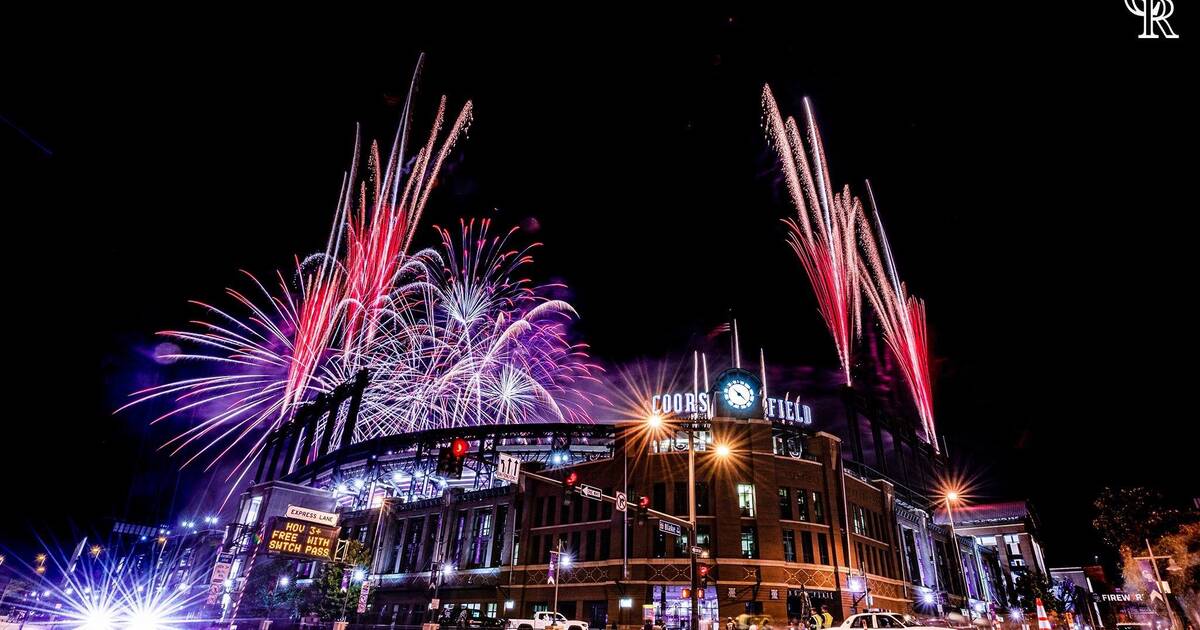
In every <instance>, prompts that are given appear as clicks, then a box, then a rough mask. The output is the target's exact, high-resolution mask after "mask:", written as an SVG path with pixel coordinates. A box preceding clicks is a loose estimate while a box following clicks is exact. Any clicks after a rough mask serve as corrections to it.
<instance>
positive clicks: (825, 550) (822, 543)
mask: <svg viewBox="0 0 1200 630" xmlns="http://www.w3.org/2000/svg"><path fill="white" fill-rule="evenodd" d="M827 542H828V541H827V540H825V534H817V552H818V553H819V554H820V555H821V564H829V547H828V546H827V545H826V543H827Z"/></svg>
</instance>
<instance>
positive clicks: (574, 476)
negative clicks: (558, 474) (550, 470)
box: [563, 470, 579, 488]
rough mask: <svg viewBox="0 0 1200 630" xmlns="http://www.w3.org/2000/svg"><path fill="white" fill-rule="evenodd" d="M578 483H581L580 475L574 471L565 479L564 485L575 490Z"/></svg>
mask: <svg viewBox="0 0 1200 630" xmlns="http://www.w3.org/2000/svg"><path fill="white" fill-rule="evenodd" d="M578 483H579V473H577V472H575V471H573V470H572V471H571V472H570V473H568V474H567V476H566V477H565V478H564V479H563V485H564V486H566V487H568V488H574V487H575V485H576V484H578Z"/></svg>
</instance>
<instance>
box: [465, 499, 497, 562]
mask: <svg viewBox="0 0 1200 630" xmlns="http://www.w3.org/2000/svg"><path fill="white" fill-rule="evenodd" d="M491 540H492V510H491V509H486V510H476V512H475V526H474V528H473V529H472V530H471V552H470V556H469V557H468V559H467V566H468V567H472V568H474V567H479V566H483V565H484V563H485V562H487V552H488V546H489V543H491Z"/></svg>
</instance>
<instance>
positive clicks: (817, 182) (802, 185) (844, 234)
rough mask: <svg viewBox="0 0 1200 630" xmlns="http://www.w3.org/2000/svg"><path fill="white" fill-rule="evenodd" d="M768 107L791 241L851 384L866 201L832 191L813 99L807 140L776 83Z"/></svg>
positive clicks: (766, 91) (766, 90)
mask: <svg viewBox="0 0 1200 630" xmlns="http://www.w3.org/2000/svg"><path fill="white" fill-rule="evenodd" d="M762 102H763V111H764V113H765V116H766V126H767V131H768V136H769V138H770V140H771V144H772V145H773V146H774V147H775V150H776V152H777V153H778V154H779V161H780V163H781V165H782V168H783V175H784V179H785V180H786V182H787V189H788V195H789V196H790V197H791V199H792V204H793V205H795V207H796V217H795V218H790V219H787V220H785V221H784V223H786V224H787V227H788V239H787V240H788V245H790V246H791V248H792V250H793V251H794V252H796V257H797V258H799V259H800V263H801V264H802V265H803V266H804V271H805V273H806V274H807V275H808V281H809V284H811V285H812V289H813V293H814V294H815V295H816V297H817V305H818V309H819V310H820V311H821V317H822V318H824V320H825V325H826V327H828V328H829V333H830V334H831V335H832V336H833V343H834V345H835V346H836V348H837V353H838V360H839V361H840V362H841V366H842V374H843V375H844V376H845V379H846V384H847V385H849V384H850V382H851V377H850V361H851V356H852V352H853V347H852V343H853V337H854V336H855V335H856V334H857V333H860V332H861V327H862V322H861V304H860V299H859V288H858V285H859V284H860V279H859V267H860V265H859V262H858V246H857V242H856V237H855V231H856V226H857V222H858V217H860V216H861V215H862V203H861V202H860V201H859V200H858V198H857V197H853V196H851V195H850V188H849V187H848V186H847V187H844V188H843V189H842V192H840V193H834V192H832V186H831V185H830V181H829V166H828V164H827V163H826V161H825V147H824V146H823V145H822V143H821V133H820V131H819V130H818V129H817V125H816V123H815V122H814V121H813V116H812V105H811V104H810V103H809V101H808V99H807V98H806V99H804V127H805V132H806V133H807V146H806V144H805V140H804V138H802V137H801V134H800V130H799V128H798V125H797V124H796V119H795V118H792V117H791V116H789V117H788V118H787V119H786V120H785V119H784V118H783V116H782V114H780V112H779V106H778V105H777V104H776V102H775V96H774V94H772V93H771V87H770V86H764V87H763V94H762Z"/></svg>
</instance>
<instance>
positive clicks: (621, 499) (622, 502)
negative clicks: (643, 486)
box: [617, 492, 628, 512]
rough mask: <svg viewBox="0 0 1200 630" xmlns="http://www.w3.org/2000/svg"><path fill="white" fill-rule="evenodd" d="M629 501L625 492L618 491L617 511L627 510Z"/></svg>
mask: <svg viewBox="0 0 1200 630" xmlns="http://www.w3.org/2000/svg"><path fill="white" fill-rule="evenodd" d="M627 501H628V499H626V497H625V493H624V492H618V493H617V511H618V512H624V511H625V506H626V502H627Z"/></svg>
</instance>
